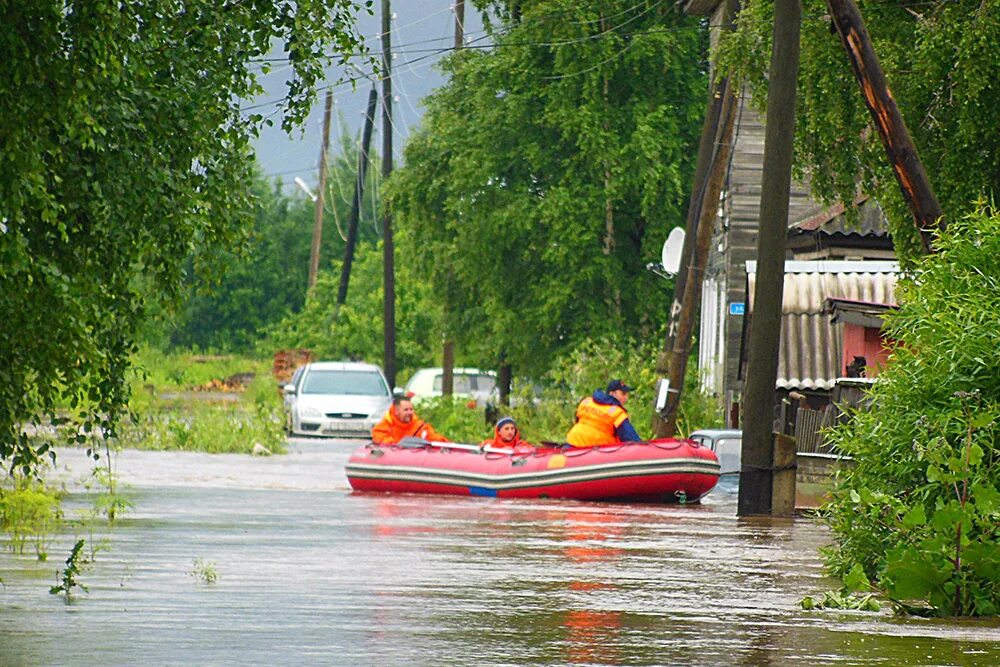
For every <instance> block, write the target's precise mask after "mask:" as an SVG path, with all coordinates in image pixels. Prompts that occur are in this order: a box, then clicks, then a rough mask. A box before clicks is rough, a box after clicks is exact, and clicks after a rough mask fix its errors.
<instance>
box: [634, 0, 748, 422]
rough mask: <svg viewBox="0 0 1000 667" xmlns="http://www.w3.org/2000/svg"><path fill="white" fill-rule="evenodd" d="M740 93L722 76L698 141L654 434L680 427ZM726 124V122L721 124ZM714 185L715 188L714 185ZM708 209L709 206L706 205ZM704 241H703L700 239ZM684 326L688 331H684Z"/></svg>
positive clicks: (733, 2) (726, 19)
mask: <svg viewBox="0 0 1000 667" xmlns="http://www.w3.org/2000/svg"><path fill="white" fill-rule="evenodd" d="M738 11H739V1H738V0H727V2H726V8H725V12H724V14H723V16H722V21H721V24H722V28H723V29H725V30H732V29H733V21H734V19H735V16H736V13H737V12H738ZM735 102H736V98H735V93H733V91H732V88H731V86H730V85H729V80H728V78H724V79H721V80H718V81H716V82H715V84H713V86H712V89H711V91H710V93H709V100H708V108H707V109H706V110H705V120H704V122H703V124H702V128H701V139H700V141H699V142H698V156H697V158H696V160H695V168H694V183H693V185H692V188H691V198H690V200H689V201H688V211H687V221H686V224H685V229H684V231H685V234H684V247H683V249H682V251H681V261H680V265H679V267H678V272H677V278H676V280H675V281H674V296H673V299H672V300H671V305H670V314H669V318H668V320H667V322H668V323H667V333H666V335H665V336H664V339H663V349H662V350H661V352H660V354H659V357H658V358H657V362H656V376H657V377H658V378H660V379H661V380H662V379H664V378H666V379H667V380H668V383H669V384H668V387H669V388H670V391H668V393H667V402H666V405H665V406H664V409H663V412H662V413H660V412H658V411H657V410H656V408H655V407H654V409H653V421H652V427H653V434H654V435H655V437H657V438H667V437H671V436H673V435H674V433H675V432H676V430H677V411H678V409H679V407H680V400H681V394H682V392H683V389H684V374H685V372H686V370H687V352H688V350H689V349H690V346H691V340H690V339H691V332H692V331H693V324H694V317H695V314H696V313H697V310H698V301H700V300H701V282H702V279H703V275H702V274H703V273H704V269H705V264H706V262H707V258H708V247H709V243H710V242H711V229H712V227H713V224H714V221H715V212H716V209H717V204H718V201H719V195H720V194H721V192H722V184H723V182H724V181H725V177H726V168H727V167H728V162H729V154H730V151H731V147H730V145H729V144H730V143H731V141H732V131H733V127H734V124H735V113H734V111H735V108H736V106H735ZM720 122H721V123H722V125H721V127H720ZM710 186H711V187H710ZM706 207H707V208H706ZM703 226H704V227H708V230H706V232H705V233H706V234H707V236H704V237H703V236H702V235H700V232H699V230H701V229H702V227H703ZM699 240H700V241H701V243H700V244H698V241H699ZM696 245H697V247H698V248H700V249H701V251H702V252H701V254H700V255H699V256H700V257H701V260H700V261H698V262H695V263H694V269H693V270H692V268H691V267H692V255H693V254H695V248H696ZM692 277H693V278H694V280H696V281H697V282H698V283H699V286H698V289H697V290H696V291H695V292H692V293H691V295H690V299H691V300H690V301H689V300H688V299H689V297H688V294H687V287H688V280H689V279H690V278H692ZM681 329H683V330H684V331H685V333H684V335H682V336H679V335H678V332H679V331H680V330H681ZM678 342H681V343H682V348H681V349H680V350H678V352H679V353H680V354H681V359H682V360H683V361H682V363H683V368H682V369H680V373H679V375H678V374H676V373H675V372H674V371H675V370H678V369H676V368H675V364H674V361H673V359H674V352H675V348H676V346H677V343H678Z"/></svg>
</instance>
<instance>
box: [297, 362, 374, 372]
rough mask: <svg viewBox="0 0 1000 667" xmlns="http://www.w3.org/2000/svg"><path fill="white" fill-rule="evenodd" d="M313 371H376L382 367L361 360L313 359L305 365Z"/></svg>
mask: <svg viewBox="0 0 1000 667" xmlns="http://www.w3.org/2000/svg"><path fill="white" fill-rule="evenodd" d="M307 368H308V369H309V370H313V371H378V372H380V373H381V372H382V369H381V368H379V367H378V366H376V365H375V364H366V363H364V362H361V361H314V362H312V363H310V364H308V365H307Z"/></svg>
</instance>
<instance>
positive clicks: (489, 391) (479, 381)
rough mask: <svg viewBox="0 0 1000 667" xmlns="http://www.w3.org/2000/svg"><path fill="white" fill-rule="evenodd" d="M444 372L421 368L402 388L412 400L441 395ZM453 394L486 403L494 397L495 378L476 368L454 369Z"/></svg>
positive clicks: (439, 369) (488, 372) (493, 374)
mask: <svg viewBox="0 0 1000 667" xmlns="http://www.w3.org/2000/svg"><path fill="white" fill-rule="evenodd" d="M443 376H444V371H443V370H442V369H441V368H421V369H420V370H418V371H416V372H415V373H414V374H413V376H412V377H411V378H410V381H409V382H407V383H406V386H405V387H404V388H403V389H404V391H405V392H406V393H407V394H408V395H409V394H412V395H413V398H418V399H419V398H430V397H432V396H440V395H441V381H442V378H443ZM454 378H455V381H454V385H453V389H454V392H453V394H454V395H455V396H457V397H459V398H474V399H476V402H477V403H479V404H484V403H486V402H488V401H489V400H490V399H491V398H495V396H496V385H497V377H496V373H494V372H493V371H483V370H479V369H478V368H455V369H454Z"/></svg>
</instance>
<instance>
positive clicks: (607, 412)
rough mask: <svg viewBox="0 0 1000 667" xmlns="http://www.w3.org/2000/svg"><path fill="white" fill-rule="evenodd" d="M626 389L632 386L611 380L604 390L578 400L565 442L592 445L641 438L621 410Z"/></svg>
mask: <svg viewBox="0 0 1000 667" xmlns="http://www.w3.org/2000/svg"><path fill="white" fill-rule="evenodd" d="M630 391H632V387H630V386H628V385H627V384H625V382H623V381H622V380H612V381H611V382H609V383H608V388H607V389H606V390H604V391H601V390H600V389H598V390H597V391H595V392H594V394H593V395H592V396H588V397H587V398H585V399H583V400H582V401H580V403H579V404H578V405H577V406H576V423H575V424H573V428H571V429H570V430H569V433H567V434H566V442H568V443H569V444H571V445H573V446H574V447H595V446H597V445H613V444H618V443H622V442H638V441H639V440H641V439H642V438H640V437H639V434H638V433H636V431H635V427H633V426H632V422H630V421H629V419H628V411H627V410H626V409H625V402H626V401H628V394H629V392H630Z"/></svg>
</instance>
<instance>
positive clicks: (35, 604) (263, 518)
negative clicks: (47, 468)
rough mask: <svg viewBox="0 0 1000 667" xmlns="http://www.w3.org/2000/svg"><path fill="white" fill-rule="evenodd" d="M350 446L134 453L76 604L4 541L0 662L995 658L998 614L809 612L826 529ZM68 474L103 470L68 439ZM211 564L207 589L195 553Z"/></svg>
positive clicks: (56, 549) (728, 504)
mask: <svg viewBox="0 0 1000 667" xmlns="http://www.w3.org/2000/svg"><path fill="white" fill-rule="evenodd" d="M352 449H353V446H351V445H345V444H342V443H327V442H323V441H301V442H299V441H296V442H294V443H293V448H292V452H291V453H290V454H289V455H288V456H285V457H272V458H269V459H252V458H248V457H211V456H207V455H192V454H178V453H172V454H169V453H156V452H125V453H123V454H122V456H121V458H120V460H119V469H120V470H121V472H122V475H123V477H124V479H125V481H126V482H127V483H128V484H129V485H130V486H131V487H132V493H133V495H134V501H135V507H136V509H135V511H134V512H133V513H132V514H131V515H129V516H128V517H127V518H126V519H125V520H124V521H123V522H122V523H121V524H120V525H119V526H117V527H116V528H115V530H114V531H113V532H111V533H110V534H109V535H108V537H109V540H110V549H109V550H108V551H106V552H103V553H101V554H98V558H97V561H96V562H95V563H94V566H93V567H92V568H91V570H90V571H88V572H86V573H85V574H84V575H82V577H81V579H82V580H83V581H84V583H86V584H88V586H89V587H90V593H89V594H86V595H82V596H81V597H80V599H79V602H78V603H77V604H74V605H72V606H66V605H65V604H63V603H62V601H61V600H60V599H59V598H57V597H55V596H51V595H49V594H48V593H47V588H48V586H49V585H50V583H51V582H53V581H54V571H55V569H56V568H57V567H58V566H59V565H60V564H61V563H60V561H61V560H62V559H64V558H65V554H66V553H68V551H69V547H70V546H71V545H72V541H73V539H74V537H75V535H74V534H69V533H68V534H66V535H63V536H60V537H59V539H58V540H57V543H56V544H54V545H53V547H52V550H51V553H52V557H51V560H50V562H49V563H44V564H39V563H37V562H35V561H33V560H31V559H30V558H19V557H14V556H12V555H11V554H10V553H9V552H6V551H4V552H2V553H0V577H3V579H4V580H5V586H4V587H3V588H0V665H8V664H10V665H25V666H28V667H33V666H36V665H56V664H58V665H71V666H73V665H94V664H101V665H136V664H143V663H145V664H155V665H182V664H183V665H189V664H198V665H202V664H227V665H228V664H247V665H260V664H296V665H387V666H390V667H391V666H395V665H413V664H416V665H433V666H435V667H436V666H438V665H480V664H488V665H565V664H587V665H673V664H699V665H734V664H744V665H762V664H773V665H789V664H808V665H843V664H851V665H855V664H881V665H895V664H928V665H929V664H935V665H991V666H992V665H996V664H1000V625H998V623H997V622H995V621H976V622H949V621H925V620H914V619H895V618H892V617H891V616H889V615H887V614H880V615H872V614H860V613H834V612H804V611H802V610H801V609H800V608H799V607H798V601H799V599H801V597H802V596H804V595H807V594H812V595H817V594H820V593H821V592H822V591H823V590H826V589H828V588H831V587H832V586H833V583H832V582H830V581H827V580H826V579H825V578H824V576H823V573H822V569H821V566H820V563H819V560H818V557H817V553H816V552H817V549H818V547H819V546H821V545H823V544H824V543H826V542H827V540H828V536H827V534H826V532H825V531H824V529H823V528H822V527H821V526H819V525H817V524H816V523H814V522H812V521H809V520H803V519H796V520H792V521H785V520H780V521H770V520H767V521H760V520H753V521H750V520H747V521H743V520H738V519H737V518H736V517H735V510H736V496H735V494H728V493H722V492H720V493H718V494H712V495H711V496H709V497H708V498H707V499H706V500H705V502H704V503H703V504H702V505H700V506H690V507H677V506H652V505H627V504H594V503H581V502H560V501H550V500H545V501H517V500H498V499H485V498H463V497H444V496H438V497H434V496H389V495H362V494H352V493H351V492H350V489H349V487H348V485H347V482H346V479H345V478H344V475H343V465H344V463H345V462H346V460H347V458H348V456H349V454H350V451H351V450H352ZM60 461H61V467H60V470H59V471H57V473H55V474H56V475H57V476H60V477H61V478H62V479H64V480H66V482H67V484H68V486H69V488H70V490H71V491H74V494H73V495H72V496H71V498H70V504H71V505H75V506H77V507H81V508H82V507H83V506H85V505H86V504H87V503H88V498H87V496H86V495H84V494H82V493H80V489H79V487H78V484H77V483H76V482H75V481H74V480H78V479H79V478H80V477H82V476H83V475H84V474H85V473H86V471H87V469H88V466H89V464H88V463H87V462H86V460H85V458H84V457H83V456H82V454H80V455H77V454H76V453H65V454H64V455H62V456H61V458H60ZM194 558H202V559H204V560H206V561H209V562H212V563H214V564H215V565H216V567H217V569H218V573H219V579H218V582H217V583H216V584H215V585H212V586H208V585H204V584H202V583H200V582H199V581H198V580H197V579H196V578H194V577H192V576H191V575H190V571H191V569H192V560H193V559H194Z"/></svg>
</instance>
